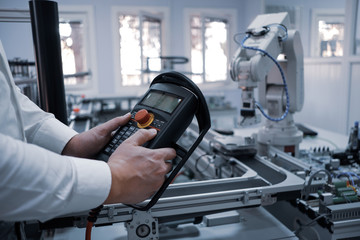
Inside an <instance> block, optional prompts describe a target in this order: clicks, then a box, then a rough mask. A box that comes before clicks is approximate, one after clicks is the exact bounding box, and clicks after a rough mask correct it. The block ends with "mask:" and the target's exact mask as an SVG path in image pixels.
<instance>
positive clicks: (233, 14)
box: [184, 8, 238, 90]
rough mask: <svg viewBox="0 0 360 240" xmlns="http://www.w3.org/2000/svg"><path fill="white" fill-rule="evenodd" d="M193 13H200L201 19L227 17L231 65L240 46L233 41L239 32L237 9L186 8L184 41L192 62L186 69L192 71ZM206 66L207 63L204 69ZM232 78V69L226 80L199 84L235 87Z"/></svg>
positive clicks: (202, 85)
mask: <svg viewBox="0 0 360 240" xmlns="http://www.w3.org/2000/svg"><path fill="white" fill-rule="evenodd" d="M192 15H199V16H200V17H201V19H205V18H207V17H209V18H218V19H226V20H227V22H228V24H229V26H228V43H227V44H228V56H227V65H228V66H229V65H230V62H231V59H232V57H233V54H234V53H235V51H236V49H237V47H238V46H236V43H235V42H234V41H233V36H234V35H235V34H236V33H237V30H236V29H237V11H236V10H235V9H228V8H223V9H213V8H205V9H203V8H201V9H199V8H185V9H184V22H185V23H184V43H185V55H186V56H188V58H189V61H190V64H188V66H187V69H186V71H187V72H191V26H190V24H191V23H190V18H191V16H192ZM204 68H205V63H204V66H203V69H204ZM231 83H232V80H231V78H230V71H228V72H227V78H226V80H222V81H206V80H205V81H204V82H203V83H199V84H198V85H199V86H200V87H201V89H204V90H205V89H210V90H211V89H215V88H218V87H221V88H222V89H234V86H233V85H232V84H231Z"/></svg>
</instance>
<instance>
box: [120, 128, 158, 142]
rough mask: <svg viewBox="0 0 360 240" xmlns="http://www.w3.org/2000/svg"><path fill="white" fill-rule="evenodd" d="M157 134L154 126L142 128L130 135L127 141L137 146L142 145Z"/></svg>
mask: <svg viewBox="0 0 360 240" xmlns="http://www.w3.org/2000/svg"><path fill="white" fill-rule="evenodd" d="M156 134H157V131H156V130H155V129H153V128H151V129H140V130H138V131H137V132H136V133H135V134H134V135H132V136H131V137H129V138H128V139H127V140H126V142H128V143H131V144H133V145H135V146H141V145H143V144H144V143H146V142H147V141H150V140H151V139H153V138H154V137H155V136H156Z"/></svg>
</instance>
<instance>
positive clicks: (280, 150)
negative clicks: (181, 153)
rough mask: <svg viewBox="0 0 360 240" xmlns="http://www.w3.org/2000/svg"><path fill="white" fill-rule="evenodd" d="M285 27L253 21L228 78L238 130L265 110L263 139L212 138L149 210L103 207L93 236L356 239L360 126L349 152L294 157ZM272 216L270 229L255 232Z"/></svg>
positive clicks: (295, 50)
mask: <svg viewBox="0 0 360 240" xmlns="http://www.w3.org/2000/svg"><path fill="white" fill-rule="evenodd" d="M288 26H289V17H288V15H287V13H279V14H269V15H260V16H258V17H257V18H256V19H255V20H254V21H253V22H252V23H251V24H250V26H249V29H248V31H247V32H246V36H245V38H244V39H243V41H242V42H241V46H240V48H239V50H238V51H237V52H236V53H235V55H234V59H233V61H232V64H231V76H232V78H233V80H234V81H236V82H238V84H239V87H240V88H241V89H242V90H243V91H242V94H243V95H242V100H243V101H242V110H241V116H242V119H241V121H240V125H241V126H242V127H243V126H249V125H255V124H258V122H259V116H258V114H257V112H256V111H257V110H256V109H257V108H259V109H260V111H261V112H262V113H264V109H263V107H262V106H264V108H265V109H267V110H268V113H267V114H266V113H264V114H265V117H266V119H267V120H266V122H265V124H264V125H263V126H262V127H261V128H260V130H259V131H258V132H255V134H248V135H244V133H243V132H242V130H241V128H240V129H239V131H235V132H236V134H234V135H222V134H220V133H218V132H216V131H214V130H212V129H211V130H209V131H208V133H207V134H206V135H205V136H204V138H203V139H202V141H201V142H200V143H199V145H198V147H197V148H196V149H195V150H194V152H193V153H192V155H191V156H190V157H189V159H188V160H187V161H186V163H185V165H184V166H183V168H182V169H181V170H180V171H179V172H178V173H177V175H176V177H175V178H174V179H173V182H172V184H171V185H169V187H168V188H167V189H166V191H165V192H164V193H163V195H162V196H161V198H160V199H159V200H158V202H157V203H156V204H155V205H154V206H153V207H151V208H150V209H147V210H146V211H141V210H138V209H135V208H132V207H131V206H127V205H123V204H113V205H105V206H104V207H103V208H102V209H101V210H100V211H99V213H98V216H97V220H96V222H95V223H94V224H95V226H97V227H104V228H107V227H106V226H108V225H112V224H113V225H114V226H113V227H115V226H117V227H118V225H117V224H119V223H122V224H123V226H124V227H125V228H126V234H125V235H126V236H119V238H116V239H126V238H127V239H130V240H132V239H140V240H143V239H175V238H176V239H188V238H192V239H223V238H222V237H218V235H216V234H213V235H211V234H210V235H209V234H208V235H206V234H204V232H206V229H214V228H215V229H217V230H218V231H220V233H221V229H224V232H223V234H222V235H223V237H225V236H226V237H225V238H226V239H251V238H253V239H359V238H360V202H359V194H358V189H359V188H358V185H359V184H360V176H359V175H360V172H359V164H360V159H359V151H360V140H359V139H360V135H359V129H358V128H359V127H358V123H356V124H355V125H354V127H353V128H352V130H351V134H350V137H349V142H348V145H347V147H346V149H334V148H331V149H330V148H328V147H323V148H318V147H317V148H314V149H311V150H310V149H301V148H300V143H301V141H302V140H303V132H301V131H300V130H299V129H298V128H297V126H296V124H295V122H294V119H293V116H292V115H293V114H294V113H295V112H296V111H300V110H301V108H302V105H303V56H302V47H301V41H300V36H299V34H298V32H297V31H290V30H289V31H288V30H287V27H288ZM278 55H281V56H282V59H281V60H279V57H278ZM274 60H275V61H274ZM274 66H276V67H277V68H278V69H279V72H280V75H279V74H278V72H277V68H275V67H274ZM285 79H287V81H286V80H285ZM256 88H259V98H260V101H259V102H257V101H255V97H256V94H255V91H254V90H255V89H256ZM89 102H90V103H89ZM98 102H99V99H97V100H96V101H87V102H84V104H85V103H86V107H84V109H86V110H87V111H85V112H86V113H91V114H93V115H87V114H83V115H82V114H80V113H77V115H76V114H73V115H72V116H73V119H72V120H73V123H72V124H73V126H76V124H77V122H76V121H79V120H83V119H86V121H89V119H91V117H90V118H89V116H98V114H96V113H95V112H96V111H100V110H101V107H100V108H99V106H100V105H99V103H98ZM93 103H95V104H93ZM95 106H97V107H95ZM101 106H102V105H101ZM80 109H81V108H80ZM99 109H100V110H99ZM83 123H84V122H82V125H81V126H84V124H83ZM198 132H199V129H198V124H197V123H196V122H195V121H193V122H192V123H191V124H190V127H189V128H188V129H187V130H186V131H185V133H184V134H183V135H182V137H181V138H180V139H179V140H178V142H177V144H178V145H179V146H181V147H182V148H183V149H189V148H191V146H192V144H193V143H194V142H195V141H197V138H198ZM305 140H306V139H305ZM329 140H331V139H329ZM149 201H150V200H147V201H145V202H143V203H141V204H140V206H146V205H147V204H148V203H149ZM260 212H261V214H260ZM269 213H271V216H272V217H274V218H275V220H276V221H275V222H276V226H275V227H274V226H273V228H272V229H270V228H267V227H266V225H258V226H257V225H256V223H257V222H261V219H262V218H264V216H265V215H266V214H269ZM264 214H265V215H264ZM266 216H268V217H269V215H266ZM87 217H88V212H82V213H76V214H71V215H69V216H63V217H61V218H59V219H55V220H52V221H49V222H46V223H41V224H40V227H41V228H42V229H51V228H59V227H74V226H75V227H78V228H80V229H81V228H85V227H86V224H87ZM244 219H245V220H244ZM266 219H270V218H266ZM269 221H270V220H269ZM249 223H252V224H249ZM264 224H265V223H264ZM189 225H191V226H193V228H188V226H189ZM250 225H251V226H250ZM230 227H231V228H230ZM225 229H226V230H225ZM229 229H232V230H234V229H237V230H236V231H232V230H229ZM227 231H228V232H227ZM218 234H219V232H218ZM55 239H56V238H55Z"/></svg>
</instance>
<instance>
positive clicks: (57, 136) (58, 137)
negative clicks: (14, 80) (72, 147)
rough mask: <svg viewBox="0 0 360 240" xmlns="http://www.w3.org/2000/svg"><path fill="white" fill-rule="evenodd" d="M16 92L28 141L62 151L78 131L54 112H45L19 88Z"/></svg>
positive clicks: (58, 151)
mask: <svg viewBox="0 0 360 240" xmlns="http://www.w3.org/2000/svg"><path fill="white" fill-rule="evenodd" d="M15 94H16V97H17V99H18V101H19V105H20V112H21V114H22V119H23V124H24V131H25V136H26V139H27V142H29V143H33V144H36V145H38V146H40V147H43V148H46V149H48V150H50V151H53V152H55V153H61V152H62V150H63V149H64V147H65V145H66V143H67V142H68V141H69V140H70V139H71V138H72V137H73V136H74V135H76V134H77V132H76V131H74V130H73V129H71V128H69V127H68V126H66V125H65V124H63V123H62V122H60V121H58V120H57V119H56V118H55V117H54V115H53V114H50V113H47V112H44V111H43V110H42V109H40V108H39V107H38V106H37V105H36V104H34V103H33V102H32V101H30V100H29V99H28V98H27V97H26V96H25V95H23V94H22V93H21V92H20V91H19V90H18V89H16V90H15Z"/></svg>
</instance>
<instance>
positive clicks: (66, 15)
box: [59, 6, 96, 92]
mask: <svg viewBox="0 0 360 240" xmlns="http://www.w3.org/2000/svg"><path fill="white" fill-rule="evenodd" d="M92 19H93V12H92V8H91V7H87V6H81V7H79V9H77V7H75V6H72V7H71V8H70V7H69V8H68V7H64V6H60V7H59V32H60V41H61V55H62V63H63V73H64V84H65V88H66V90H70V91H72V90H75V91H76V90H81V91H82V92H84V91H83V90H90V89H92V90H94V89H95V83H94V80H95V78H94V75H95V73H96V63H95V60H96V58H95V53H94V49H95V47H94V44H95V43H94V37H93V36H92V32H93V31H92V27H93V24H92Z"/></svg>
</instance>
